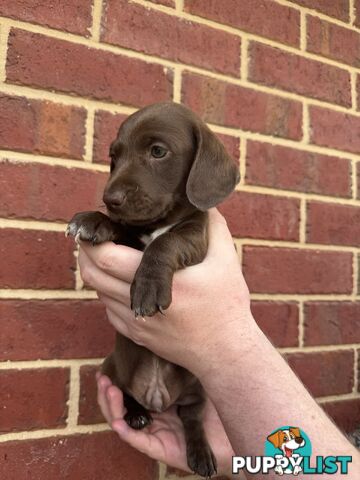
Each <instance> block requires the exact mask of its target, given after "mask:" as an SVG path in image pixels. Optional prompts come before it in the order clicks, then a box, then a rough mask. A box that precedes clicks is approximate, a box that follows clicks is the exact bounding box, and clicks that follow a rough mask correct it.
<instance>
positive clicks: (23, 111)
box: [0, 94, 86, 160]
mask: <svg viewBox="0 0 360 480" xmlns="http://www.w3.org/2000/svg"><path fill="white" fill-rule="evenodd" d="M85 120H86V112H85V110H83V109H80V108H76V107H69V106H65V105H61V104H56V103H53V102H45V101H40V100H27V99H26V98H24V97H11V96H8V95H1V94H0V122H1V129H0V148H3V149H8V150H18V151H20V152H33V153H40V154H42V155H51V156H58V157H69V158H75V159H79V160H80V159H81V158H82V156H83V154H84V144H85V138H84V137H85Z"/></svg>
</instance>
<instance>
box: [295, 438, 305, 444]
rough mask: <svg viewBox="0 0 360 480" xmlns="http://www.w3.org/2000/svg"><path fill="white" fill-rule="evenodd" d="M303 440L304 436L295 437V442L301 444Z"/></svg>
mask: <svg viewBox="0 0 360 480" xmlns="http://www.w3.org/2000/svg"><path fill="white" fill-rule="evenodd" d="M303 441H304V439H303V438H302V437H296V438H295V442H296V443H297V444H298V445H301V444H302V442H303Z"/></svg>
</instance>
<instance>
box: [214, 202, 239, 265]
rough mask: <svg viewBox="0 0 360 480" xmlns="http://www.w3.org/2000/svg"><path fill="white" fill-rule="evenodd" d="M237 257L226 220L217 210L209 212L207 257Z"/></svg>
mask: <svg viewBox="0 0 360 480" xmlns="http://www.w3.org/2000/svg"><path fill="white" fill-rule="evenodd" d="M234 254H235V255H236V250H235V247H234V241H233V239H232V236H231V233H230V230H229V229H228V226H227V223H226V220H225V218H224V217H223V216H222V215H221V213H220V212H219V211H218V210H217V209H216V208H211V209H210V210H209V246H208V253H207V257H212V256H219V255H221V256H222V257H224V256H226V257H229V256H231V257H233V256H234Z"/></svg>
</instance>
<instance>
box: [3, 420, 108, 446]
mask: <svg viewBox="0 0 360 480" xmlns="http://www.w3.org/2000/svg"><path fill="white" fill-rule="evenodd" d="M108 430H110V427H109V426H108V424H107V423H100V424H95V425H77V426H76V427H65V428H58V429H43V430H31V431H22V432H11V433H5V434H0V443H4V442H12V441H15V440H37V439H43V438H50V437H61V436H69V435H76V434H89V433H96V432H106V431H108Z"/></svg>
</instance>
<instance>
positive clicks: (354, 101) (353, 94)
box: [350, 72, 357, 112]
mask: <svg viewBox="0 0 360 480" xmlns="http://www.w3.org/2000/svg"><path fill="white" fill-rule="evenodd" d="M356 79H357V74H356V73H355V72H350V88H351V110H353V111H354V112H357V88H356Z"/></svg>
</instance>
